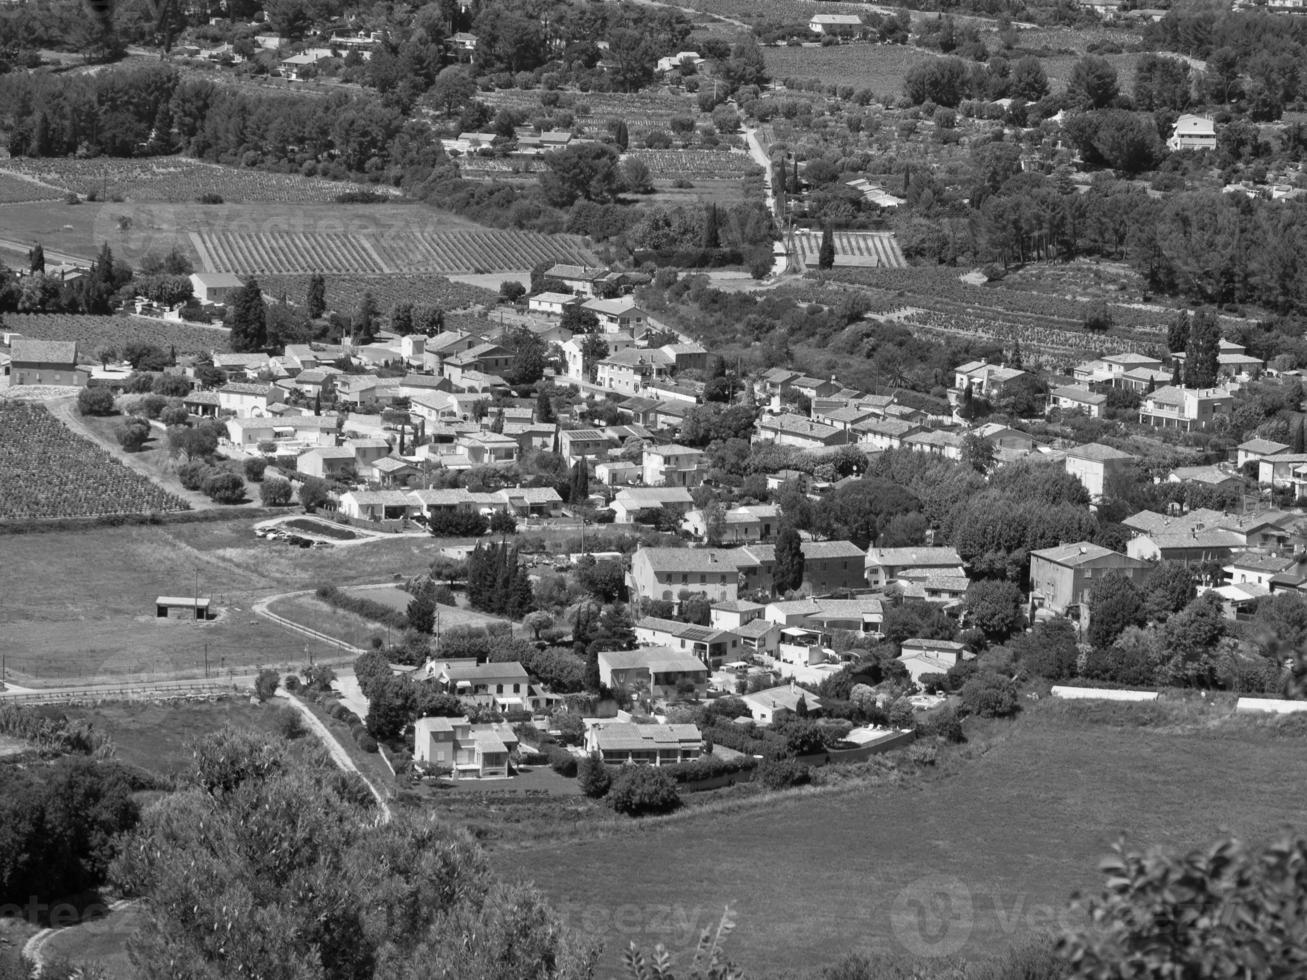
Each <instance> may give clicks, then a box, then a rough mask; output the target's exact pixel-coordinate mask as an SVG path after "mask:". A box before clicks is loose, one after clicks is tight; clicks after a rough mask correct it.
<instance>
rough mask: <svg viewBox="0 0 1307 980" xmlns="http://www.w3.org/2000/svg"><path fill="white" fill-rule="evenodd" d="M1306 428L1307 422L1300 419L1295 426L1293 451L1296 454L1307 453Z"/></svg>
mask: <svg viewBox="0 0 1307 980" xmlns="http://www.w3.org/2000/svg"><path fill="white" fill-rule="evenodd" d="M1304 426H1307V421H1304V420H1303V419H1301V418H1300V419H1298V424H1297V425H1296V426H1294V430H1293V451H1294V452H1295V453H1304V452H1307V428H1304Z"/></svg>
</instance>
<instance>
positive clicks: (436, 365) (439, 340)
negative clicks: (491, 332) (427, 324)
mask: <svg viewBox="0 0 1307 980" xmlns="http://www.w3.org/2000/svg"><path fill="white" fill-rule="evenodd" d="M482 342H483V341H482V340H481V339H480V338H479V337H477V336H475V335H474V334H470V333H467V332H465V331H462V330H443V331H441V332H440V333H438V334H436V335H435V336H434V337H428V338H427V339H426V342H425V343H424V344H423V347H422V370H424V371H434V372H435V373H437V374H439V373H440V370H441V367H442V366H443V365H444V363H445V358H447V357H454V356H455V355H456V354H462V353H465V352H466V351H470V350H471V349H472V348H473V347H476V346H477V345H478V344H480V343H482Z"/></svg>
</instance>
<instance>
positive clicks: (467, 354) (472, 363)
mask: <svg viewBox="0 0 1307 980" xmlns="http://www.w3.org/2000/svg"><path fill="white" fill-rule="evenodd" d="M516 357H517V355H515V354H514V353H513V352H512V351H510V350H506V349H504V348H503V347H500V346H499V345H498V344H488V343H480V344H476V345H474V346H472V347H469V348H468V349H467V350H465V351H463V352H462V353H459V354H452V355H449V356H447V357H444V358H443V359H442V361H441V366H440V373H441V374H443V375H444V376H445V377H446V378H448V379H449V380H450V381H452V382H453V383H454V384H455V385H459V386H461V387H466V385H465V384H464V381H465V379H466V376H467V375H468V374H470V373H472V372H477V373H479V374H491V375H499V374H502V373H503V372H505V371H507V370H509V369H510V368H511V367H512V366H513V362H514V360H516Z"/></svg>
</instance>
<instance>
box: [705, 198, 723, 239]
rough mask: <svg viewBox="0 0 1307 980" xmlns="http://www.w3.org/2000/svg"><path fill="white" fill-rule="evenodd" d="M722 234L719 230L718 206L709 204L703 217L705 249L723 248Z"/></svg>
mask: <svg viewBox="0 0 1307 980" xmlns="http://www.w3.org/2000/svg"><path fill="white" fill-rule="evenodd" d="M721 245H722V240H721V233H720V231H719V229H718V218H717V205H716V204H714V203H711V202H710V203H709V204H708V207H707V208H706V209H705V211H704V216H703V247H704V248H721Z"/></svg>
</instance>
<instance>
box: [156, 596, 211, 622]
mask: <svg viewBox="0 0 1307 980" xmlns="http://www.w3.org/2000/svg"><path fill="white" fill-rule="evenodd" d="M210 602H211V600H209V599H207V598H206V599H201V598H199V597H198V596H189V595H188V596H175V595H161V596H159V598H157V599H155V600H154V616H155V618H156V619H199V620H204V619H211V618H212V617H211V616H210V613H209V605H210Z"/></svg>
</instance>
